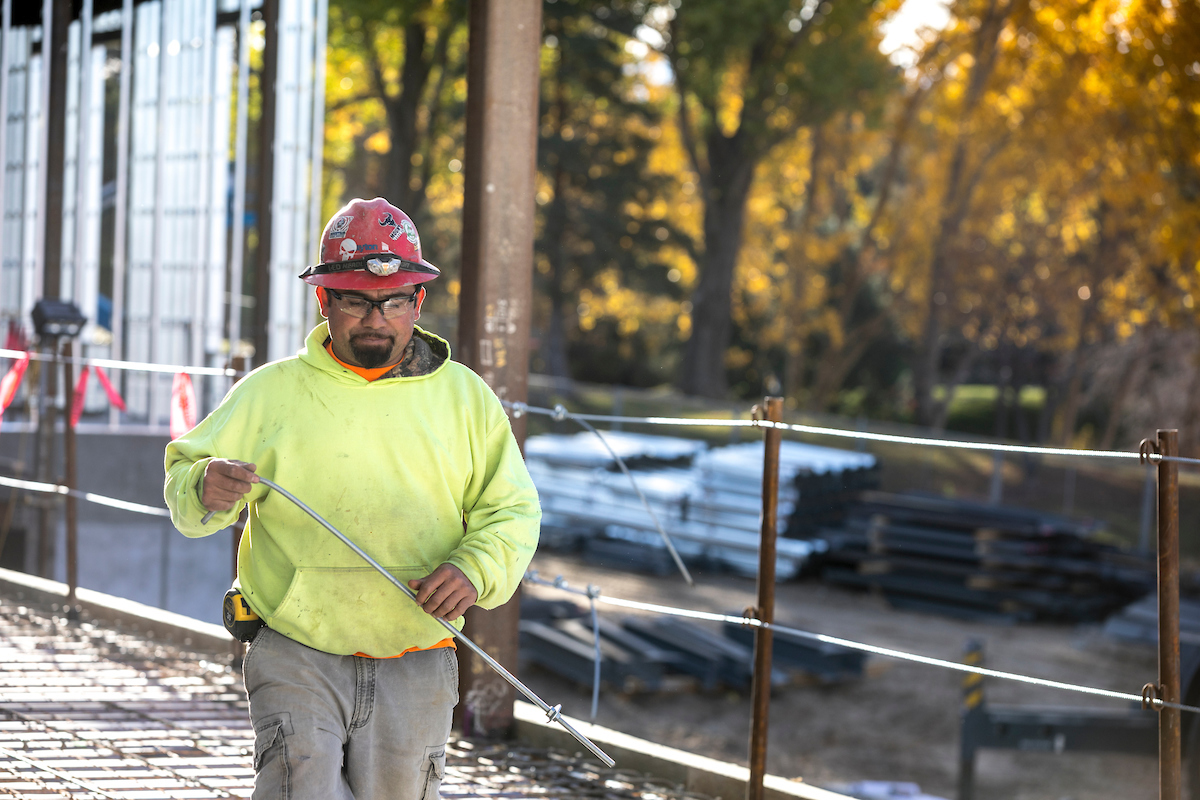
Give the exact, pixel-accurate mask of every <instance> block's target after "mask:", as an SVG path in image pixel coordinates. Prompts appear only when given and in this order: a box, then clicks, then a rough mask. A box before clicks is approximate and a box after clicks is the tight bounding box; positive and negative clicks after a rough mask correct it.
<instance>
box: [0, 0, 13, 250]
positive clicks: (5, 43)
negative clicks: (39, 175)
mask: <svg viewBox="0 0 1200 800" xmlns="http://www.w3.org/2000/svg"><path fill="white" fill-rule="evenodd" d="M11 31H12V0H3V2H0V232H2V231H3V225H4V216H5V213H6V212H7V211H8V204H7V203H6V202H5V194H4V181H5V179H7V177H8V62H9V61H10V60H11V59H10V58H9V56H10V54H11V50H12V45H11V43H10V42H9V33H10V32H11ZM3 255H4V254H3V251H0V258H3Z"/></svg>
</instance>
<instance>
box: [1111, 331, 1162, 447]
mask: <svg viewBox="0 0 1200 800" xmlns="http://www.w3.org/2000/svg"><path fill="white" fill-rule="evenodd" d="M1152 339H1153V336H1152V334H1151V332H1150V331H1143V332H1142V340H1141V341H1140V342H1138V343H1137V345H1136V346H1135V347H1134V348H1133V352H1131V353H1130V354H1129V359H1128V360H1127V361H1126V362H1125V365H1124V366H1123V367H1122V369H1121V377H1120V378H1119V379H1118V381H1117V389H1116V392H1115V393H1114V394H1113V399H1112V405H1111V406H1110V407H1109V409H1108V420H1107V421H1106V422H1105V423H1104V435H1103V436H1101V437H1100V449H1101V450H1111V449H1112V447H1113V444H1114V443H1116V441H1117V432H1118V431H1119V430H1120V427H1121V412H1122V411H1124V409H1125V401H1126V400H1127V399H1128V398H1129V392H1130V390H1131V389H1132V388H1133V382H1134V378H1135V377H1137V375H1138V373H1139V372H1140V371H1141V367H1142V364H1143V362H1144V361H1145V360H1146V355H1147V354H1148V353H1149V351H1150V344H1151V340H1152Z"/></svg>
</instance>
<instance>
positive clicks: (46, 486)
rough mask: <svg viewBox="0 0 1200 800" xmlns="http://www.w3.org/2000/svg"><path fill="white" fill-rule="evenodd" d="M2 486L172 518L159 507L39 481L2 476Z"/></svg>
mask: <svg viewBox="0 0 1200 800" xmlns="http://www.w3.org/2000/svg"><path fill="white" fill-rule="evenodd" d="M0 486H8V487H10V488H12V489H24V490H25V491H27V492H42V493H44V494H61V495H70V496H71V497H77V498H79V499H80V500H86V501H88V502H89V503H95V504H96V505H101V506H108V507H109V508H119V509H122V510H123V511H132V512H133V513H135V514H149V515H151V516H155V517H168V518H169V517H170V516H171V512H170V511H168V510H167V509H165V508H158V507H157V506H147V505H143V504H141V503H131V502H129V501H128V500H116V499H114V498H112V497H105V496H104V495H102V494H95V493H94V492H82V491H80V490H79V489H72V488H70V487H67V486H63V485H62V484H58V483H39V482H38V481H23V480H19V479H17V478H9V477H6V476H4V475H0Z"/></svg>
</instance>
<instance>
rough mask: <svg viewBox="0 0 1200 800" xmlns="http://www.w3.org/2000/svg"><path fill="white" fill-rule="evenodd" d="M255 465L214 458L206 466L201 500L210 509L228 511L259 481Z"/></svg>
mask: <svg viewBox="0 0 1200 800" xmlns="http://www.w3.org/2000/svg"><path fill="white" fill-rule="evenodd" d="M254 470H255V465H254V464H248V463H246V462H245V461H234V460H233V459H230V458H214V459H213V460H212V461H210V462H208V466H207V467H205V468H204V492H203V494H201V496H200V502H201V503H202V504H203V505H204V507H205V508H207V509H208V510H209V511H228V510H229V509H231V508H233V507H234V506H236V505H237V504H238V501H239V500H241V499H242V497H243V495H245V494H246V493H247V492H249V491H250V489H251V487H252V486H253V484H256V483H258V476H257V475H255V474H254Z"/></svg>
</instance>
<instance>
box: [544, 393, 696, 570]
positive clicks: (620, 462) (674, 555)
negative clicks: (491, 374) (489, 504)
mask: <svg viewBox="0 0 1200 800" xmlns="http://www.w3.org/2000/svg"><path fill="white" fill-rule="evenodd" d="M560 414H561V415H563V416H566V415H567V410H566V409H565V408H563V407H562V406H561V405H560V406H555V408H554V417H555V419H560V418H561V417H560V416H559V415H560ZM574 420H575V421H576V422H578V423H579V425H580V426H581V427H582V428H584V429H585V430H587V431H591V432H592V433H594V434H595V435H596V438H597V439H599V440H600V444H602V445H604V449H605V450H607V451H608V453H609V455H611V456H612V457H613V458H614V459H616V462H617V466H618V467H620V468H621V472H623V473H625V477H626V478H629V482H630V484H632V485H633V490H634V491H635V492H637V496H638V499H639V500H641V501H642V507H643V508H645V509H646V513H647V514H649V515H650V519H651V520H652V521H653V522H654V527H655V528H657V529H658V535H659V536H660V537H661V538H662V540H663V544H665V545H666V546H667V552H669V553H670V554H671V559H672V560H673V561H674V562H675V566H676V567H678V568H679V573H680V574H681V575H683V579H684V580H685V581H687V585H688V586H695V585H696V581H695V580H693V579H692V573H690V572H688V568H687V567H685V566H684V565H683V559H682V558H680V557H679V551H678V550H676V549H675V543H674V542H672V541H671V537H670V536H668V535H667V531H666V529H665V528H663V526H662V523H661V522H659V521H658V515H657V514H655V513H654V509H653V508H651V507H650V501H649V500H647V499H646V495H644V494H642V487H640V486H638V483H637V481H636V480H635V479H634V477H633V473H632V472H630V471H629V467H627V466H626V465H625V459H623V458H621V457H620V456H619V455H617V451H616V450H614V449H613V448H612V445H610V444H609V443H608V440H607V439H605V438H604V436H603V435H602V434H601V433H600V431H598V430H596V429H595V428H594V427H592V425H591V423H589V422H588V421H587V420H583V419H579V418H578V417H574Z"/></svg>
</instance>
